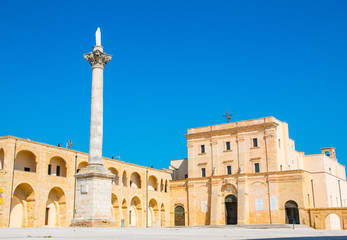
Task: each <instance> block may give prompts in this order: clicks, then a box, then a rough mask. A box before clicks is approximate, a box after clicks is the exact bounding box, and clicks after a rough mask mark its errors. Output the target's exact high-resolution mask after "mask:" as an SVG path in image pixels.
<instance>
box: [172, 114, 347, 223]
mask: <svg viewBox="0 0 347 240" xmlns="http://www.w3.org/2000/svg"><path fill="white" fill-rule="evenodd" d="M185 137H186V138H187V148H188V158H187V159H178V160H173V161H171V165H170V169H171V171H172V176H173V180H172V181H170V194H171V209H174V215H175V220H174V222H175V224H176V225H224V224H240V225H243V224H304V225H307V226H311V227H315V228H319V229H345V226H347V208H346V207H347V205H346V201H347V183H346V173H345V167H344V166H343V165H341V164H339V163H338V161H337V159H336V154H335V149H334V148H322V149H321V153H320V154H314V155H305V154H304V153H303V152H297V151H296V150H295V145H294V141H293V140H292V139H290V138H289V133H288V124H287V123H285V122H281V121H279V120H277V119H275V118H274V117H266V118H261V119H255V120H248V121H240V122H233V123H226V124H219V125H213V126H208V127H201V128H193V129H188V132H187V134H186V135H185Z"/></svg>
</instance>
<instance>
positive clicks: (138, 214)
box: [129, 196, 142, 227]
mask: <svg viewBox="0 0 347 240" xmlns="http://www.w3.org/2000/svg"><path fill="white" fill-rule="evenodd" d="M141 223H142V206H141V201H140V199H139V198H138V197H136V196H135V197H133V198H132V199H131V202H130V208H129V225H130V226H134V227H135V226H136V227H141Z"/></svg>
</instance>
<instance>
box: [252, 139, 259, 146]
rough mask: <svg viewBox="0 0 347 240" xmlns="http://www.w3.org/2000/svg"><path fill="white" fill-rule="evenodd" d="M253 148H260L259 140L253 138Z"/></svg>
mask: <svg viewBox="0 0 347 240" xmlns="http://www.w3.org/2000/svg"><path fill="white" fill-rule="evenodd" d="M253 147H258V138H253Z"/></svg>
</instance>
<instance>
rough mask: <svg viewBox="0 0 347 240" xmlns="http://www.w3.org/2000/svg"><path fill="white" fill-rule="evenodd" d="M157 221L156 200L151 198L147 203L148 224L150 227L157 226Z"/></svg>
mask: <svg viewBox="0 0 347 240" xmlns="http://www.w3.org/2000/svg"><path fill="white" fill-rule="evenodd" d="M158 223H159V209H158V203H157V201H156V200H155V199H154V198H152V199H151V200H150V201H149V204H148V225H149V226H151V227H155V226H157V225H158Z"/></svg>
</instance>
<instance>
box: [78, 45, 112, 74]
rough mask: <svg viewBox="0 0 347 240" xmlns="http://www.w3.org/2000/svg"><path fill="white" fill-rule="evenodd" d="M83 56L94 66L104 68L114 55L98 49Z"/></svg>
mask: <svg viewBox="0 0 347 240" xmlns="http://www.w3.org/2000/svg"><path fill="white" fill-rule="evenodd" d="M83 57H84V59H85V60H87V62H89V63H90V65H91V66H92V68H102V69H104V67H105V65H106V64H107V63H108V62H109V61H111V59H112V55H108V54H106V53H103V52H101V51H100V50H98V49H97V50H95V51H93V52H90V53H87V54H83Z"/></svg>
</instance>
